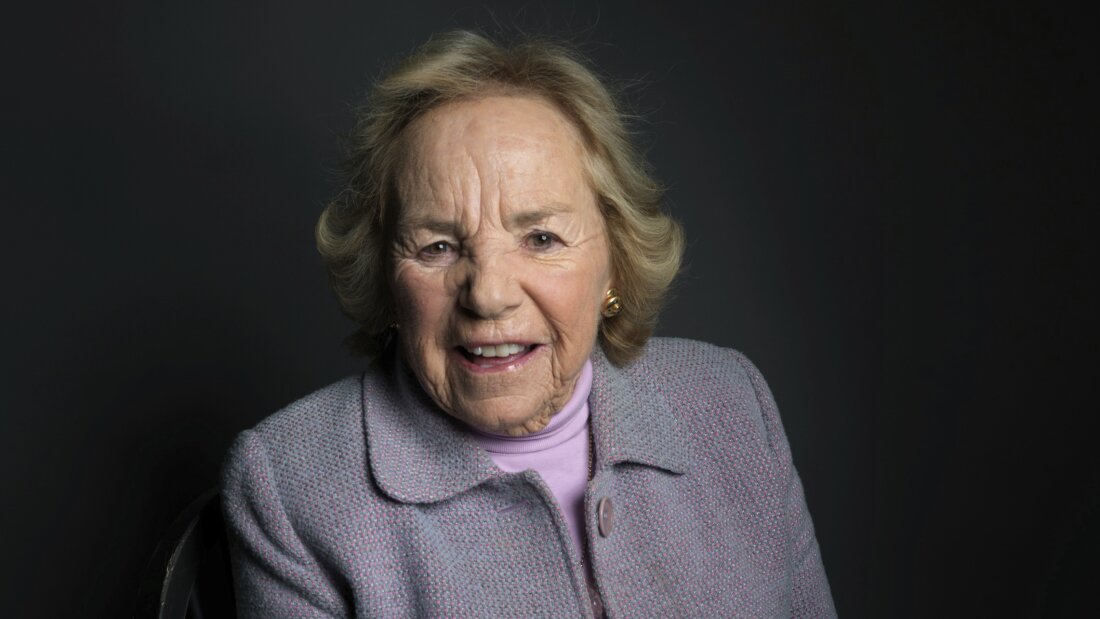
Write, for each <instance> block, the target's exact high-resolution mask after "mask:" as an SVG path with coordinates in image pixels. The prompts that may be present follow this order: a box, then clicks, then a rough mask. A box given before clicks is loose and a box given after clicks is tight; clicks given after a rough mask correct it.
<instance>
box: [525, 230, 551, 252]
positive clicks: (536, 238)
mask: <svg viewBox="0 0 1100 619" xmlns="http://www.w3.org/2000/svg"><path fill="white" fill-rule="evenodd" d="M527 242H528V244H529V245H530V246H531V247H533V248H535V249H549V248H551V247H553V246H554V244H555V243H558V237H556V236H554V235H553V234H550V233H549V232H532V233H531V235H530V236H528V237H527Z"/></svg>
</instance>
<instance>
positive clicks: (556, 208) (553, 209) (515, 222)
mask: <svg viewBox="0 0 1100 619" xmlns="http://www.w3.org/2000/svg"><path fill="white" fill-rule="evenodd" d="M572 210H573V209H572V208H570V206H569V205H568V204H563V203H561V202H552V203H550V204H547V205H544V206H540V207H538V208H536V209H532V210H529V211H520V212H518V213H512V214H511V215H510V216H509V217H508V223H510V224H511V225H512V226H513V227H516V228H525V227H527V226H530V225H532V224H537V223H540V222H543V221H546V220H547V219H550V218H551V217H553V216H554V215H560V214H562V213H568V212H570V211H572Z"/></svg>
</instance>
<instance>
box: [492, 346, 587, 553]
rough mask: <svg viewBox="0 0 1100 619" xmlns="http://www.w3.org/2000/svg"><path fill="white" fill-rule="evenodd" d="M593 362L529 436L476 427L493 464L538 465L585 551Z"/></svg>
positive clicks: (516, 469) (508, 468)
mask: <svg viewBox="0 0 1100 619" xmlns="http://www.w3.org/2000/svg"><path fill="white" fill-rule="evenodd" d="M591 392H592V363H591V362H588V363H585V364H584V368H583V369H582V370H581V373H580V375H579V376H578V377H577V383H576V385H574V386H573V395H572V396H570V398H569V401H568V402H567V403H566V404H565V406H563V407H562V409H561V410H560V411H558V412H557V413H555V414H554V416H553V417H551V418H550V423H549V424H547V425H546V427H545V428H543V429H542V430H539V431H538V432H534V433H531V434H527V435H525V436H505V435H501V434H491V433H488V432H483V431H480V430H477V429H472V433H473V435H474V438H475V439H476V440H477V442H478V444H479V445H481V447H482V448H483V449H484V450H485V451H486V452H488V453H489V457H490V458H492V459H493V464H495V465H497V467H498V468H499V469H501V470H502V471H505V472H508V473H521V472H523V471H526V470H532V471H535V472H536V473H538V474H539V477H540V478H542V481H543V482H545V483H546V487H547V488H550V492H551V493H552V494H553V495H554V500H555V502H556V503H557V504H558V509H560V510H561V512H562V515H563V516H564V517H565V524H566V525H568V526H569V536H570V537H571V538H572V539H573V545H574V546H575V547H576V548H577V549H578V551H579V552H581V553H583V552H584V491H585V489H586V487H587V483H588V395H589V394H590V393H591Z"/></svg>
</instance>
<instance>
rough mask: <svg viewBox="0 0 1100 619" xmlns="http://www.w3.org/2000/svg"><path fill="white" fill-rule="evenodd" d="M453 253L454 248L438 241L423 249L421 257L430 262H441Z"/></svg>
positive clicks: (445, 242)
mask: <svg viewBox="0 0 1100 619" xmlns="http://www.w3.org/2000/svg"><path fill="white" fill-rule="evenodd" d="M453 251H454V246H452V245H451V244H450V243H448V242H447V241H436V242H434V243H431V244H429V245H427V246H426V247H424V248H423V249H421V250H420V255H421V256H423V257H425V258H427V259H429V260H439V259H440V258H445V257H447V256H449V255H450V254H451V253H452V252H453Z"/></svg>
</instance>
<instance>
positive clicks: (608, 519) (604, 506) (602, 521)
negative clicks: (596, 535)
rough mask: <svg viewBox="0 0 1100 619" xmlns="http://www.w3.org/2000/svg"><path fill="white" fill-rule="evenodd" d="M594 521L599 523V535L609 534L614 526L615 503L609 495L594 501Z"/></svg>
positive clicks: (605, 535)
mask: <svg viewBox="0 0 1100 619" xmlns="http://www.w3.org/2000/svg"><path fill="white" fill-rule="evenodd" d="M596 522H597V523H598V524H599V525H600V535H601V536H603V537H607V536H608V535H611V530H612V529H614V528H615V505H614V504H613V503H612V502H611V498H610V497H606V496H605V497H604V498H602V499H600V502H599V503H596Z"/></svg>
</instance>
